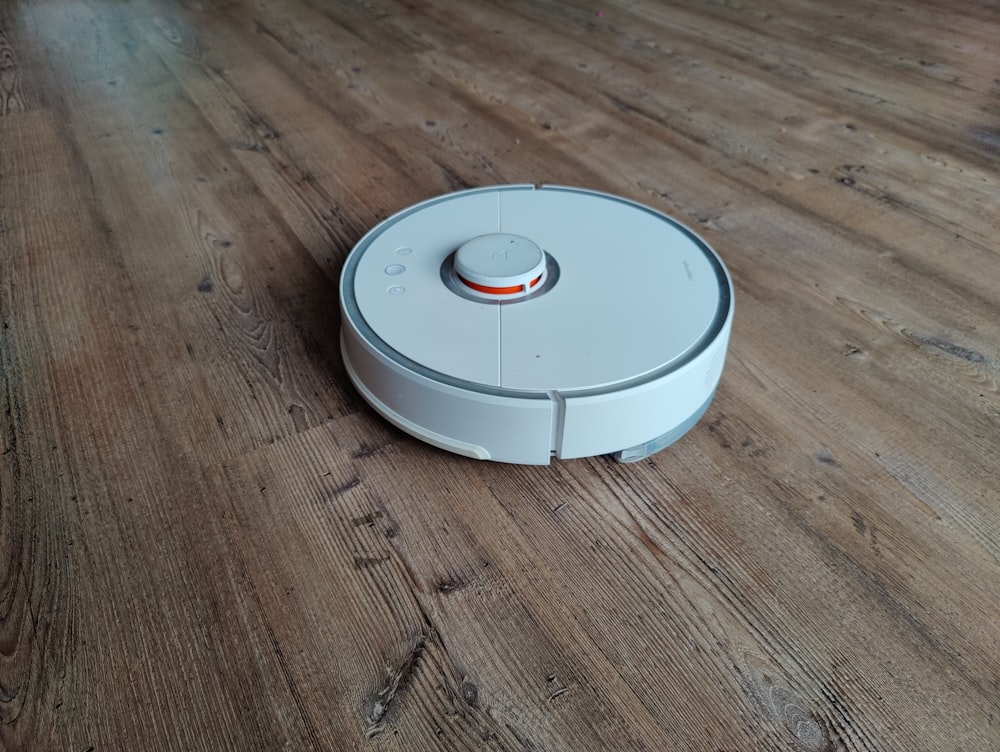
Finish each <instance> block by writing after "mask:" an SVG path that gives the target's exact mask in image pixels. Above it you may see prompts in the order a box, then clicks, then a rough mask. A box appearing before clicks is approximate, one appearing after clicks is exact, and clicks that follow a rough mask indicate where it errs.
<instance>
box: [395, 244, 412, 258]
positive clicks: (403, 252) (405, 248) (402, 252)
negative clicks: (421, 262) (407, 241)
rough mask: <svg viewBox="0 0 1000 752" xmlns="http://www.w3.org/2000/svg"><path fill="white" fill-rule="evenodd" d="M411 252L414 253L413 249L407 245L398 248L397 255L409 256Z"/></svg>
mask: <svg viewBox="0 0 1000 752" xmlns="http://www.w3.org/2000/svg"><path fill="white" fill-rule="evenodd" d="M411 253H413V249H412V248H410V247H408V246H405V245H404V246H403V247H402V248H397V249H396V255H397V256H409V255H410V254H411Z"/></svg>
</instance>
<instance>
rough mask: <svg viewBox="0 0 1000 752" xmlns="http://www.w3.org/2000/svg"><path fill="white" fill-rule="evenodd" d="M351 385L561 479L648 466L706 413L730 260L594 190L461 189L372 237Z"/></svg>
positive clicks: (646, 211)
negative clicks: (597, 461) (593, 465)
mask: <svg viewBox="0 0 1000 752" xmlns="http://www.w3.org/2000/svg"><path fill="white" fill-rule="evenodd" d="M340 305H341V315H342V323H343V325H342V329H341V350H342V352H343V357H344V363H345V365H346V367H347V372H348V373H349V374H350V378H351V381H352V382H353V383H354V385H355V387H356V388H357V389H358V391H359V392H360V393H361V395H362V396H363V397H364V398H365V400H366V401H367V402H368V403H369V404H370V405H371V406H372V407H373V408H375V410H376V411H378V412H379V413H380V414H381V415H382V416H383V417H385V419H386V420H388V421H390V422H391V423H393V424H395V425H396V426H398V427H399V428H401V429H402V430H404V431H406V432H407V433H409V434H412V435H413V436H415V437H417V438H418V439H421V440H422V441H425V442H427V443H428V444H433V445H434V446H436V447H440V448H441V449H446V450H448V451H450V452H455V453H456V454H461V455H465V456H467V457H474V458H477V459H483V460H495V461H498V462H516V463H523V464H536V465H546V464H548V463H549V461H550V458H552V457H558V458H560V459H569V458H574V457H588V456H593V455H599V454H612V455H613V456H614V457H615V458H617V459H618V460H620V461H622V462H634V461H636V460H639V459H642V458H644V457H648V456H649V455H651V454H653V453H654V452H657V451H659V450H660V449H663V448H664V447H666V446H668V445H669V444H671V443H673V442H674V441H676V440H677V439H678V438H680V437H681V436H682V435H683V434H684V433H686V432H687V431H688V429H690V428H691V427H692V426H693V425H694V424H695V423H696V422H697V421H698V419H699V418H700V417H701V416H702V415H703V414H704V412H705V410H707V409H708V405H709V403H710V402H711V401H712V397H713V395H714V394H715V388H716V385H717V384H718V382H719V378H720V376H721V375H722V366H723V361H724V360H725V356H726V346H727V344H728V341H729V332H730V329H731V327H732V320H733V287H732V280H731V279H730V277H729V274H728V272H727V271H726V268H725V266H724V265H723V263H722V261H721V259H720V258H719V256H718V255H717V254H716V253H715V252H714V251H713V250H712V249H711V248H709V246H708V245H707V244H706V243H705V242H704V241H703V240H701V239H700V238H699V237H698V236H697V235H695V234H694V233H693V232H691V230H689V229H687V228H686V227H684V226H683V225H681V224H680V223H678V222H676V221H675V220H673V219H671V218H670V217H668V216H666V215H664V214H662V213H660V212H658V211H655V210H653V209H651V208H649V207H646V206H643V205H641V204H638V203H635V202H633V201H629V200H626V199H623V198H618V197H616V196H612V195H608V194H604V193H597V192H595V191H589V190H583V189H579V188H567V187H560V186H548V185H546V186H541V187H536V186H533V185H509V186H497V187H487V188H475V189H472V190H466V191H459V192H457V193H450V194H447V195H444V196H440V197H438V198H433V199H430V200H428V201H424V202H422V203H419V204H416V205H415V206H412V207H410V208H408V209H404V210H403V211H400V212H399V213H397V214H394V215H393V216H391V217H389V218H388V219H386V220H384V221H383V222H381V223H379V224H378V225H376V226H375V227H374V228H372V229H371V230H370V231H369V232H368V233H367V234H366V235H365V236H364V237H363V238H361V240H360V241H359V242H358V244H357V245H356V246H355V247H354V249H353V250H352V251H351V253H350V254H349V255H348V257H347V260H346V262H345V265H344V270H343V273H342V274H341V279H340Z"/></svg>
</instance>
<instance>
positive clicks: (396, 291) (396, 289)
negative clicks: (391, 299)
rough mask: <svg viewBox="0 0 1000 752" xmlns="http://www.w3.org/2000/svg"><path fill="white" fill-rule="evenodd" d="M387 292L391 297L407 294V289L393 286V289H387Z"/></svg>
mask: <svg viewBox="0 0 1000 752" xmlns="http://www.w3.org/2000/svg"><path fill="white" fill-rule="evenodd" d="M386 292H387V293H389V294H390V295H402V294H403V293H404V292H406V288H405V287H403V286H402V285H392V286H391V287H389V288H387V289H386Z"/></svg>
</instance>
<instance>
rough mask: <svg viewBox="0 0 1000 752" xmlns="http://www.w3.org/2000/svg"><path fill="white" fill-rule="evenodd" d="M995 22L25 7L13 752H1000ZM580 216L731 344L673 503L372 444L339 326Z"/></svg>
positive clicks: (651, 484) (5, 178)
mask: <svg viewBox="0 0 1000 752" xmlns="http://www.w3.org/2000/svg"><path fill="white" fill-rule="evenodd" d="M998 33H1000V15H998V13H997V11H996V10H995V9H994V8H992V7H990V6H989V5H988V4H982V3H975V2H971V1H970V2H956V3H950V4H947V5H946V6H945V5H941V4H935V3H930V2H924V1H923V0H906V1H905V2H901V3H895V4H892V5H885V4H872V3H868V2H861V1H860V0H846V1H845V2H841V3H836V4H828V3H819V2H813V1H812V0H794V1H793V0H754V1H752V2H697V3H680V2H646V1H644V0H642V1H629V2H624V1H614V0H613V1H612V2H609V3H603V4H601V5H600V7H598V6H595V5H594V4H591V3H583V2H572V1H564V0H531V1H530V2H513V1H504V2H497V3H495V2H486V0H468V2H463V3H461V4H458V3H454V2H450V1H447V0H430V1H429V2H424V3H409V2H405V1H404V0H365V1H364V2H354V3H335V2H324V1H322V0H230V1H229V2H224V3H208V2H204V1H203V0H137V1H136V2H131V3H127V4H124V3H116V2H110V1H109V0H86V1H85V0H65V2H60V3H51V2H45V1H44V0H12V2H8V3H5V4H3V6H2V7H0V115H3V117H0V327H2V328H0V386H2V390H0V399H2V402H3V411H2V423H0V425H2V436H3V438H2V455H0V750H4V752H6V751H7V750H35V749H38V750H43V749H44V750H49V749H51V750H72V751H73V752H82V751H84V750H94V751H95V752H96V751H97V750H104V749H171V750H172V749H177V750H212V751H213V752H216V751H218V750H253V749H260V750H272V749H312V750H327V749H329V750H347V749H358V750H361V749H365V750H368V749H370V750H430V749H440V750H460V749H461V750H471V749H493V750H565V749H571V750H606V749H614V750H649V751H650V752H652V751H658V750H691V751H700V750H704V751H705V752H735V750H770V749H774V750H796V751H797V752H807V751H808V752H838V751H843V752H848V751H850V752H853V751H854V750H859V751H860V750H866V751H868V752H873V751H876V750H878V751H880V752H882V751H884V752H890V751H892V752H897V751H902V750H907V751H909V750H928V751H930V750H934V751H935V752H937V751H939V750H962V751H963V752H966V751H967V750H989V749H995V748H1000V619H998V618H997V606H998V604H1000V544H998V540H1000V483H998V481H997V478H996V470H997V468H998V467H1000V370H998V363H1000V326H998V323H997V322H998V320H1000V305H998V303H997V291H998V290H1000V251H998V246H997V242H996V237H997V232H998V230H1000V220H998V217H1000V198H998V197H1000V125H998V122H1000V121H998V118H1000V80H998V79H997V78H996V76H997V73H996V71H997V65H998V63H1000V49H998V48H997V46H996V44H995V42H994V40H995V38H996V37H997V35H998ZM517 182H530V183H535V182H550V183H560V184H572V185H581V186H584V187H588V188H593V189H598V190H606V191H611V192H613V193H617V194H621V195H624V196H628V197H631V198H634V199H636V200H639V201H642V202H644V203H647V204H649V205H651V206H654V207H656V208H658V209H661V210H663V211H666V212H667V213H669V214H671V215H673V216H676V217H678V218H679V219H681V220H682V221H684V222H686V223H687V224H688V225H690V226H691V227H692V228H694V229H695V230H697V231H698V232H699V233H700V234H702V235H703V236H704V237H705V238H706V239H707V240H708V241H709V242H710V243H711V244H712V245H713V246H714V247H715V248H717V249H718V251H719V252H720V254H721V255H722V256H723V258H724V259H725V261H726V263H727V265H728V267H729V268H730V270H731V272H732V275H733V279H734V282H735V286H736V319H735V324H734V330H733V335H732V342H731V346H730V353H729V357H728V359H727V365H726V369H725V373H724V376H723V379H722V383H721V385H720V388H719V392H718V394H717V396H716V399H715V401H714V402H713V404H712V406H711V408H710V409H709V412H708V413H707V415H706V416H705V418H704V419H703V420H702V421H701V422H700V423H699V424H698V425H697V426H696V427H695V428H694V429H693V430H692V431H691V432H690V433H689V434H688V435H687V436H685V437H684V438H683V439H682V440H681V441H679V442H678V443H677V444H675V445H674V446H672V447H670V448H669V449H667V450H665V451H664V452H662V453H660V454H658V455H656V456H654V457H652V458H650V459H649V460H647V461H645V462H642V463H638V464H634V465H619V464H616V463H614V462H613V461H611V460H610V459H608V458H603V457H595V458H590V459H585V460H576V461H566V462H558V461H557V462H555V463H553V465H552V466H550V467H519V466H508V465H497V464H490V463H486V464H483V463H477V462H475V461H472V460H467V459H463V458H459V457H456V456H451V455H446V454H444V453H442V452H440V451H439V450H436V449H434V448H432V447H429V446H425V445H423V444H421V443H420V442H418V441H416V440H415V439H412V438H410V437H409V436H406V435H404V434H402V433H400V432H399V431H397V430H396V429H394V428H392V427H391V426H389V425H387V424H386V423H385V422H384V421H382V420H381V419H380V418H378V417H377V416H376V415H375V414H374V412H373V411H371V410H370V409H369V408H368V407H367V406H366V405H365V404H364V403H363V402H362V401H361V400H360V398H359V397H358V395H357V394H356V393H355V392H354V390H353V389H352V387H351V386H350V382H349V380H348V378H347V375H346V372H345V370H344V366H343V363H342V361H341V356H340V351H339V339H338V330H339V321H338V301H337V286H336V280H337V276H338V274H339V271H340V268H341V264H342V262H343V259H344V257H345V256H346V254H347V252H348V251H349V250H350V248H351V246H352V245H353V244H354V243H355V242H356V241H357V240H358V239H359V238H360V237H361V235H362V234H363V233H364V232H365V231H366V229H367V228H369V227H371V226H372V225H373V224H374V223H375V222H377V221H378V220H380V219H382V218H384V217H386V216H388V215H389V214H391V213H392V212H394V211H396V210H398V209H401V208H403V207H405V206H408V205H410V204H412V203H414V202H416V201H419V200H422V199H425V198H428V197H430V196H433V195H436V194H440V193H444V192H447V191H451V190H457V189H461V188H465V187H470V186H478V185H489V184H503V183H517Z"/></svg>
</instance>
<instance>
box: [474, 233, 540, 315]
mask: <svg viewBox="0 0 1000 752" xmlns="http://www.w3.org/2000/svg"><path fill="white" fill-rule="evenodd" d="M454 264H455V275H456V276H457V277H458V279H459V280H460V281H461V282H462V283H463V284H464V285H465V286H466V287H467V288H469V289H470V290H471V291H472V292H473V293H475V294H477V295H479V296H481V297H486V298H500V299H506V298H516V297H521V296H524V295H528V294H529V293H531V292H532V291H533V290H535V289H536V288H537V287H538V286H539V285H540V284H542V283H543V282H544V281H545V275H546V268H545V254H544V253H543V252H542V249H541V248H539V247H538V244H537V243H535V242H534V241H532V240H529V239H528V238H525V237H522V236H520V235H511V234H509V233H496V234H493V235H480V236H478V237H475V238H472V240H469V241H467V242H465V243H463V244H462V245H461V246H460V247H459V249H458V251H456V252H455V262H454Z"/></svg>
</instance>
